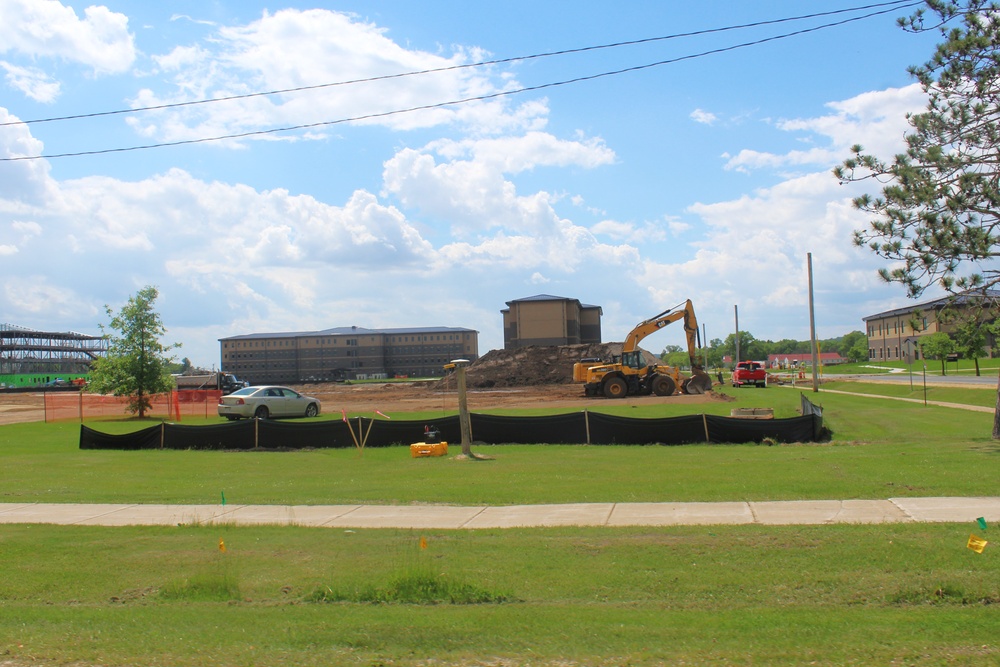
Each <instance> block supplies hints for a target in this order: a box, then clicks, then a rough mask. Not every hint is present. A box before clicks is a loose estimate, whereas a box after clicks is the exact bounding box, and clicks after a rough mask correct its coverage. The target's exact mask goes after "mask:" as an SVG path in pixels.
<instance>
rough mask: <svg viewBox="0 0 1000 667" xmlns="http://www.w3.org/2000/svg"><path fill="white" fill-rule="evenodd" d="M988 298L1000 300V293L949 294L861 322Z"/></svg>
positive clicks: (886, 312) (994, 291) (885, 312)
mask: <svg viewBox="0 0 1000 667" xmlns="http://www.w3.org/2000/svg"><path fill="white" fill-rule="evenodd" d="M982 298H988V299H1000V291H997V290H987V291H986V293H985V294H984V293H979V292H973V293H966V294H949V295H948V296H943V297H941V298H940V299H934V300H933V301H924V302H923V303H915V304H913V305H912V306H905V307H903V308H894V309H893V310H886V311H883V312H881V313H875V314H874V315H868V316H867V317H862V318H861V319H862V321H864V322H867V321H868V320H879V319H882V318H883V317H895V316H897V315H909V314H911V313H912V312H913V311H915V310H938V309H940V308H944V307H945V306H947V305H948V304H949V303H955V304H958V305H962V304H964V303H966V302H968V301H972V300H977V299H982Z"/></svg>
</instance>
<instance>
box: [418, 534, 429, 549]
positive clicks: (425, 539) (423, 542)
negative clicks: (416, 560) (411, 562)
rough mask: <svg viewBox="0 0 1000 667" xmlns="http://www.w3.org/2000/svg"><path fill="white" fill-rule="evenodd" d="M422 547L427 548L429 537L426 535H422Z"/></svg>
mask: <svg viewBox="0 0 1000 667" xmlns="http://www.w3.org/2000/svg"><path fill="white" fill-rule="evenodd" d="M420 548H421V549H426V548H427V538H426V537H423V536H421V537H420Z"/></svg>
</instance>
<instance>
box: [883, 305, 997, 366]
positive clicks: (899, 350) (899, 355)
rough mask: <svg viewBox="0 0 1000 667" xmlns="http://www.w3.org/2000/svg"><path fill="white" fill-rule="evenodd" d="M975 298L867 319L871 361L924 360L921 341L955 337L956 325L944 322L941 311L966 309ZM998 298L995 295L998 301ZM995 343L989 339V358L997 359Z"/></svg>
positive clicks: (912, 307)
mask: <svg viewBox="0 0 1000 667" xmlns="http://www.w3.org/2000/svg"><path fill="white" fill-rule="evenodd" d="M967 298H971V297H964V298H963V297H959V298H958V300H957V301H954V302H952V301H950V300H949V298H948V297H944V298H941V299H935V300H934V301H927V302H924V303H919V304H916V305H913V306H907V307H905V308H897V309H895V310H887V311H885V312H882V313H876V314H875V315H869V316H868V317H866V318H864V322H865V332H866V333H867V334H868V359H869V360H870V361H916V360H918V359H920V347H919V345H920V338H921V337H923V336H930V335H932V334H936V333H941V332H944V333H948V334H950V333H952V332H954V330H955V325H954V324H945V323H943V322H941V321H940V320H941V319H942V318H941V317H940V316H941V311H942V310H944V309H945V308H946V307H947V306H949V305H952V306H953V307H956V308H962V307H964V306H965V304H966V303H967V301H966V299H967ZM993 298H995V295H994V297H993ZM994 345H995V341H994V339H993V336H992V335H990V334H987V335H986V356H987V357H992V356H993V346H994Z"/></svg>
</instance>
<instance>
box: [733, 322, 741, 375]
mask: <svg viewBox="0 0 1000 667" xmlns="http://www.w3.org/2000/svg"><path fill="white" fill-rule="evenodd" d="M733 315H735V316H736V358H735V359H733V370H736V364H738V363H740V309H739V306H733Z"/></svg>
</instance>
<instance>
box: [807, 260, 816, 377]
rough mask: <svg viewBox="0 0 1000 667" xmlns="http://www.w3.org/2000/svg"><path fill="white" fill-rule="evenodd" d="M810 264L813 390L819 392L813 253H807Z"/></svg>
mask: <svg viewBox="0 0 1000 667" xmlns="http://www.w3.org/2000/svg"><path fill="white" fill-rule="evenodd" d="M806 258H807V263H808V265H809V340H810V341H811V345H812V366H813V392H814V393H818V392H819V352H818V348H817V347H816V311H815V309H814V307H813V254H812V253H811V252H810V253H808V254H807V255H806Z"/></svg>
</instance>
